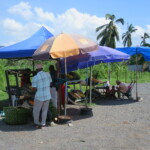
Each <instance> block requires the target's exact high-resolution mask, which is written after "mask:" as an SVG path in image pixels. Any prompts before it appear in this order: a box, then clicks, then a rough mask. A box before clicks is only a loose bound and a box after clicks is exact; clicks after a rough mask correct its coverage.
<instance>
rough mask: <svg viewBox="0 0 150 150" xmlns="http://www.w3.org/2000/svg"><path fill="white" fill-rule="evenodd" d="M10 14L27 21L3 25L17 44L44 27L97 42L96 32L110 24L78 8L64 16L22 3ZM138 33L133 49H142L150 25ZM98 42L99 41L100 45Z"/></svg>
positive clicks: (10, 11) (5, 21) (133, 37)
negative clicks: (142, 41) (142, 38)
mask: <svg viewBox="0 0 150 150" xmlns="http://www.w3.org/2000/svg"><path fill="white" fill-rule="evenodd" d="M8 11H9V13H11V14H15V15H18V16H21V17H23V18H24V19H25V21H26V22H25V21H24V24H22V23H20V22H19V21H16V20H14V19H9V18H6V19H5V20H3V21H2V27H3V29H4V31H5V33H9V34H8V35H9V36H13V37H14V41H19V40H23V39H25V38H27V37H29V36H31V35H32V34H33V33H35V32H36V31H37V30H38V29H39V28H40V27H41V26H42V25H44V26H45V27H46V28H47V29H49V31H50V32H52V33H53V34H54V35H56V34H59V33H61V32H64V33H77V34H81V35H84V36H86V37H88V38H90V39H92V40H94V41H96V37H97V35H98V33H96V31H95V30H96V28H97V27H99V26H101V25H104V24H106V23H108V22H109V21H108V20H106V19H105V17H98V16H94V15H90V14H88V13H81V12H79V11H78V10H76V9H75V8H70V9H68V10H66V12H64V13H62V14H59V15H58V14H53V13H52V12H47V11H44V9H43V8H38V7H33V6H31V5H30V4H29V3H28V2H20V3H19V4H17V5H14V6H12V7H11V8H10V9H9V10H8ZM135 27H136V28H137V29H138V30H137V31H136V32H135V33H134V34H133V35H132V41H133V46H136V45H137V44H138V45H139V44H140V42H141V38H140V37H141V36H142V35H143V34H144V32H146V33H149V34H150V25H147V26H146V28H142V27H140V26H135ZM118 29H119V30H118V31H119V35H120V42H119V43H117V45H119V46H121V45H122V40H121V36H122V33H125V32H126V28H125V26H121V25H119V24H118ZM97 42H98V41H97Z"/></svg>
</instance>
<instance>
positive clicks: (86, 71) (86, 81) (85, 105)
mask: <svg viewBox="0 0 150 150" xmlns="http://www.w3.org/2000/svg"><path fill="white" fill-rule="evenodd" d="M87 83H88V66H87V67H86V100H85V106H86V108H87V99H88V85H87Z"/></svg>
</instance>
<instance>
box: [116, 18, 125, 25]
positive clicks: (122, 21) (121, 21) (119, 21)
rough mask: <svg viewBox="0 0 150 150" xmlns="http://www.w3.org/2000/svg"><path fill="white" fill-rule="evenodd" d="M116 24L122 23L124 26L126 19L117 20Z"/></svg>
mask: <svg viewBox="0 0 150 150" xmlns="http://www.w3.org/2000/svg"><path fill="white" fill-rule="evenodd" d="M116 23H121V24H122V25H124V19H123V18H119V19H117V20H116Z"/></svg>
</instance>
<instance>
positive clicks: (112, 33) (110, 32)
mask: <svg viewBox="0 0 150 150" xmlns="http://www.w3.org/2000/svg"><path fill="white" fill-rule="evenodd" d="M105 18H106V20H108V19H109V20H110V22H109V23H108V24H105V25H102V26H100V27H97V28H96V32H99V31H100V30H101V32H100V33H99V34H98V36H97V40H99V39H101V40H100V42H99V45H102V46H104V45H105V46H109V47H112V48H115V47H116V40H117V41H119V33H118V29H117V26H116V24H115V23H121V24H122V25H124V20H123V19H122V18H119V19H117V20H116V17H115V15H111V14H106V15H105Z"/></svg>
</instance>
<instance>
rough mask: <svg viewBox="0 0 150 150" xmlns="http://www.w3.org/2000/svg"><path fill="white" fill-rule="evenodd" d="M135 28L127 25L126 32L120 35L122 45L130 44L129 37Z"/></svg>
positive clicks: (130, 39)
mask: <svg viewBox="0 0 150 150" xmlns="http://www.w3.org/2000/svg"><path fill="white" fill-rule="evenodd" d="M136 30H137V29H135V27H134V26H133V25H132V24H130V25H129V26H128V27H127V32H125V33H123V35H122V40H123V45H124V47H125V46H128V47H130V46H132V38H131V35H132V33H134V32H135V31H136Z"/></svg>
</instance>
